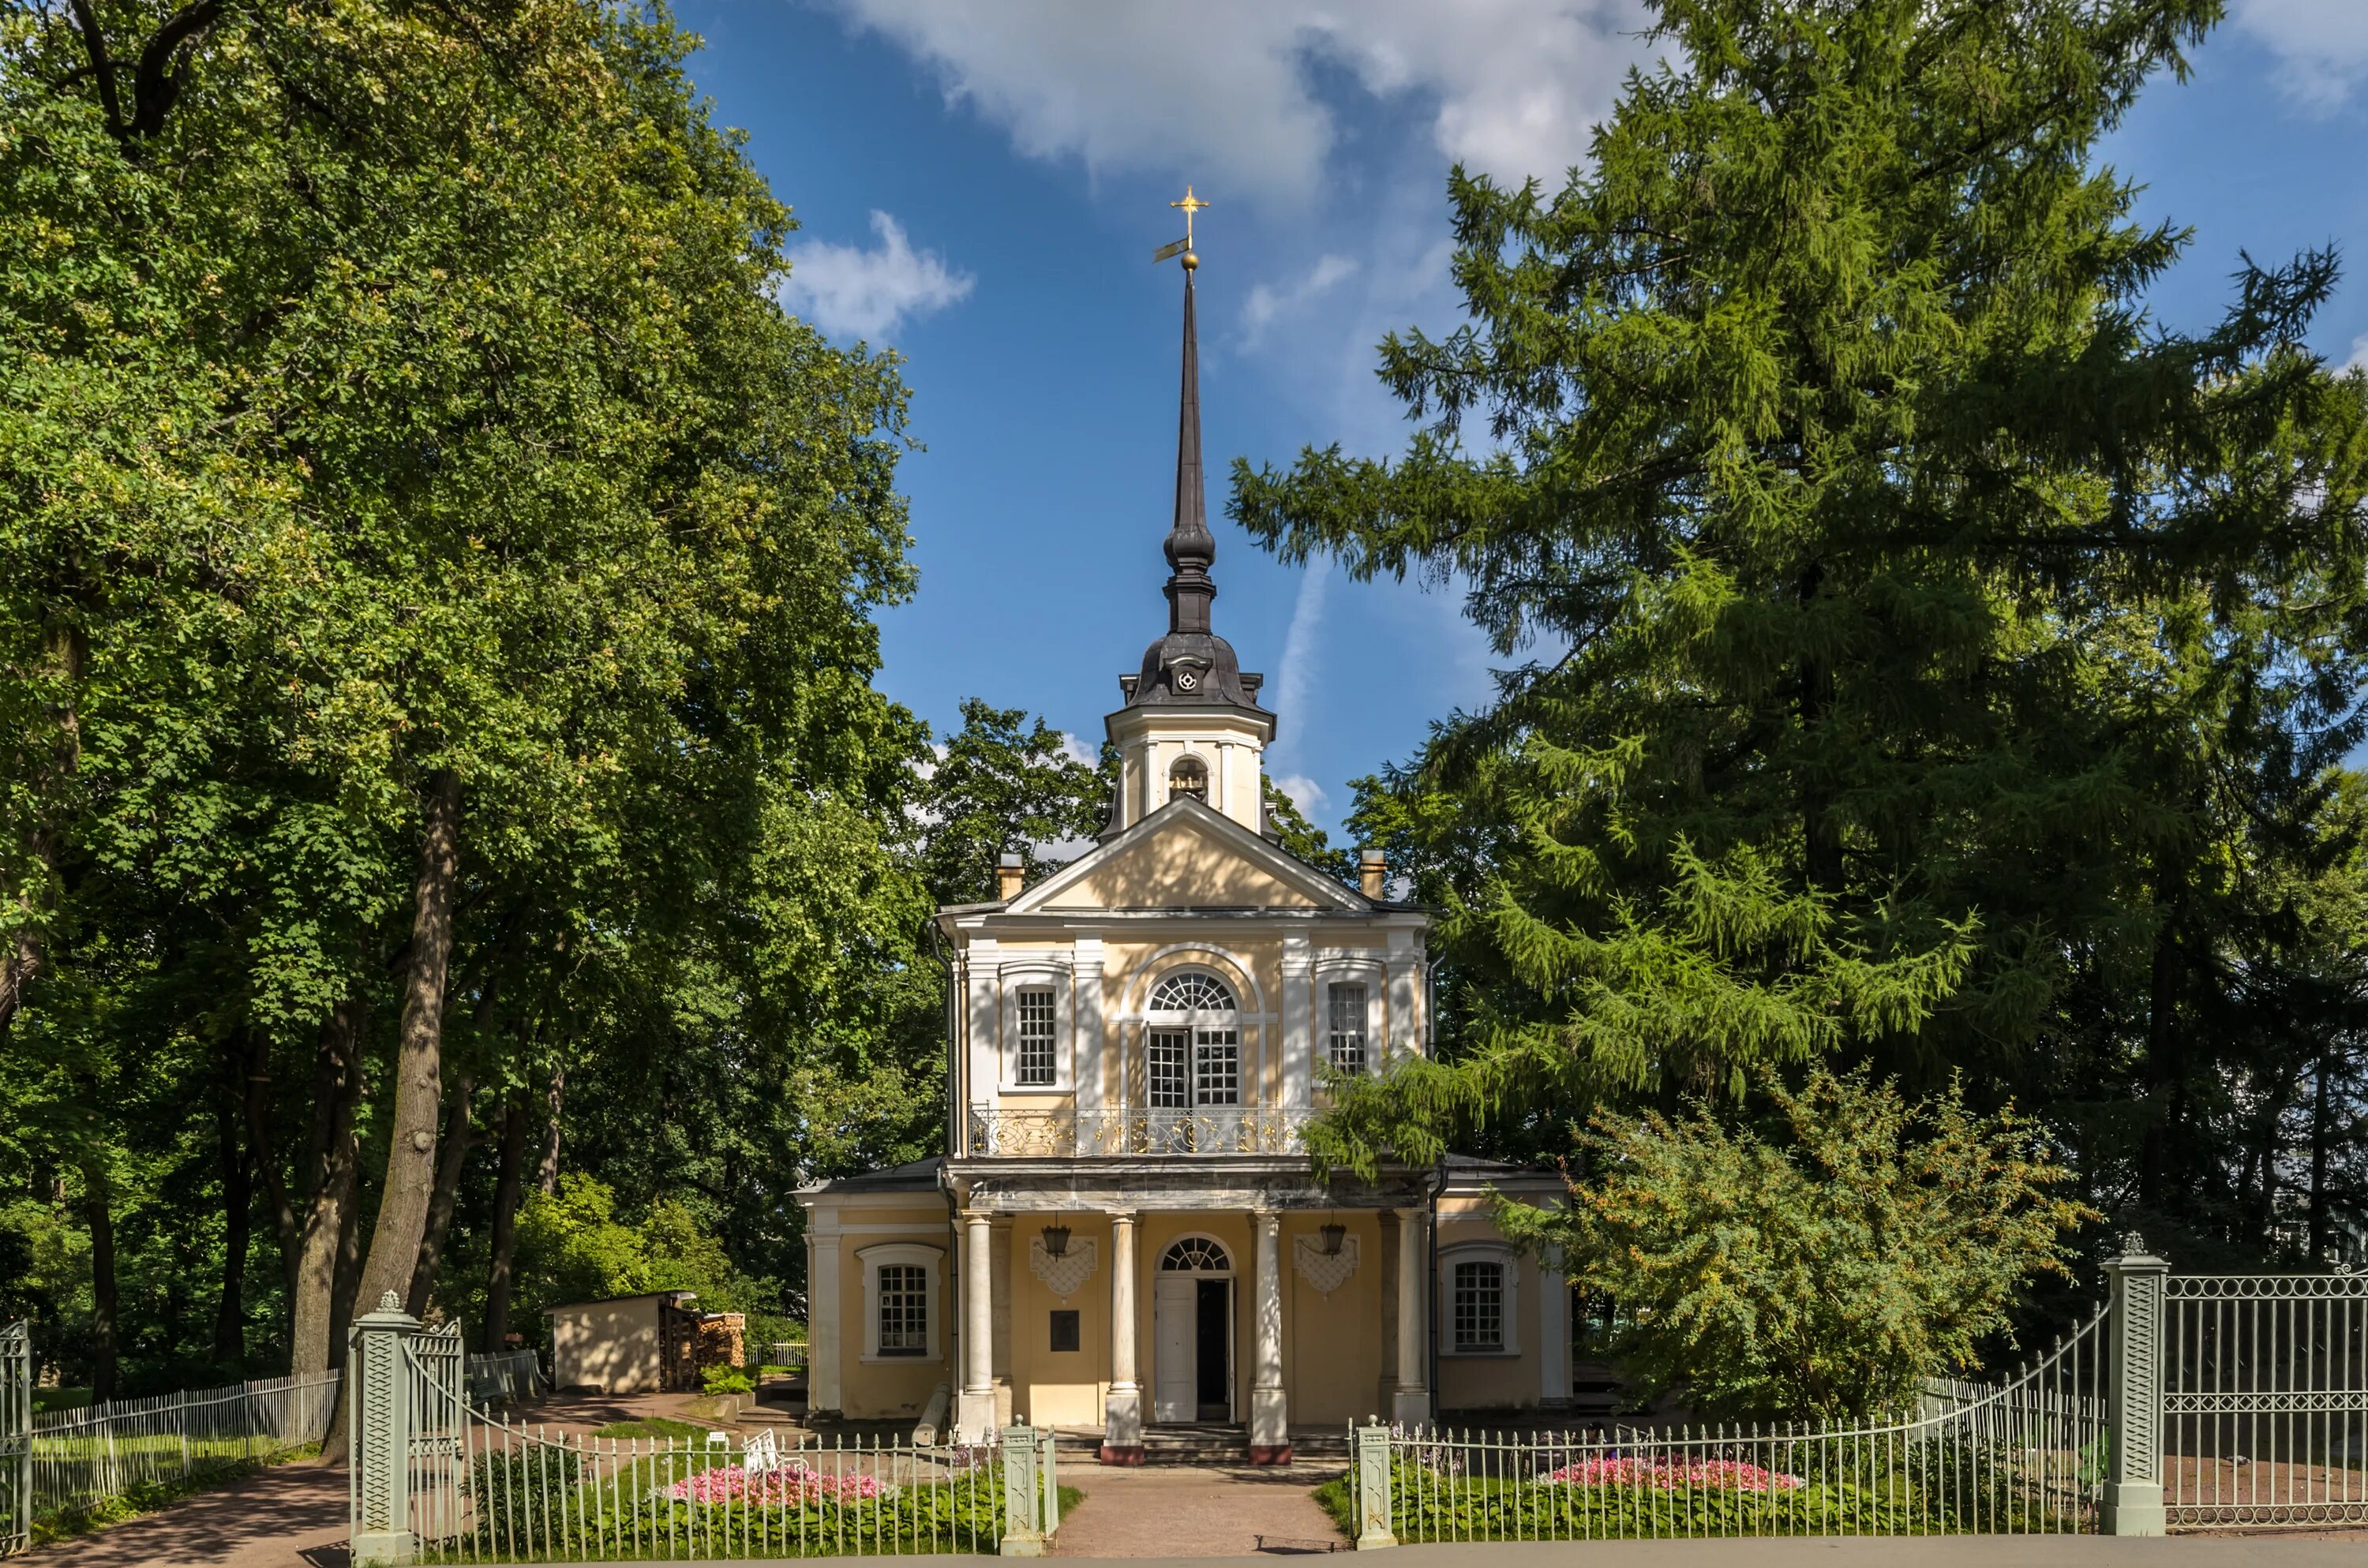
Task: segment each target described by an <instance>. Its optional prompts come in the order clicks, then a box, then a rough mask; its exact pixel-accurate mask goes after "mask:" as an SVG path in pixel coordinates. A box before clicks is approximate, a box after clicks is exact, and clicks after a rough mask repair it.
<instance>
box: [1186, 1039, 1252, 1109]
mask: <svg viewBox="0 0 2368 1568" xmlns="http://www.w3.org/2000/svg"><path fill="white" fill-rule="evenodd" d="M1192 1103H1193V1104H1194V1105H1239V1104H1241V1103H1242V1046H1241V1035H1240V1032H1239V1031H1237V1030H1235V1029H1202V1030H1201V1032H1200V1037H1199V1039H1198V1040H1195V1041H1194V1042H1193V1051H1192Z"/></svg>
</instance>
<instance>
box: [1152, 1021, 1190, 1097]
mask: <svg viewBox="0 0 2368 1568" xmlns="http://www.w3.org/2000/svg"><path fill="white" fill-rule="evenodd" d="M1144 1056H1145V1058H1146V1065H1147V1066H1148V1067H1149V1069H1150V1072H1149V1073H1148V1074H1147V1077H1148V1080H1149V1081H1148V1082H1147V1083H1146V1084H1145V1085H1144V1095H1145V1096H1146V1097H1145V1099H1144V1104H1145V1105H1147V1106H1149V1107H1150V1108H1152V1109H1153V1110H1182V1109H1184V1108H1186V1107H1188V1106H1190V1104H1191V1103H1192V1079H1191V1065H1192V1031H1191V1030H1190V1029H1154V1030H1152V1031H1151V1039H1150V1042H1149V1044H1148V1045H1147V1046H1146V1047H1145V1048H1144Z"/></svg>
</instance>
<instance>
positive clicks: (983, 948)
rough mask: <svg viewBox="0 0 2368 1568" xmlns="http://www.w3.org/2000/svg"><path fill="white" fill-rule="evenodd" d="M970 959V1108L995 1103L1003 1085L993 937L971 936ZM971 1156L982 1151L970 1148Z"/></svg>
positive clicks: (997, 952) (998, 966) (966, 1092)
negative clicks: (999, 1051) (999, 1054)
mask: <svg viewBox="0 0 2368 1568" xmlns="http://www.w3.org/2000/svg"><path fill="white" fill-rule="evenodd" d="M966 956H967V957H968V959H969V960H970V998H969V1001H970V1008H969V1017H970V1044H969V1050H967V1051H965V1052H963V1056H962V1061H963V1075H964V1077H965V1078H966V1080H967V1082H966V1083H965V1084H964V1085H963V1086H962V1092H963V1097H964V1098H965V1099H966V1100H967V1101H968V1105H967V1106H965V1107H964V1108H963V1109H964V1110H965V1112H967V1110H968V1108H969V1107H970V1106H986V1105H991V1104H993V1103H994V1100H995V1093H996V1085H998V1084H1000V1083H1002V1082H1003V1077H1002V1073H1001V1067H1000V1064H999V1063H998V1062H996V1044H997V1042H998V1041H999V1040H1001V1039H1002V1031H1001V1029H1000V1028H998V1027H997V1025H996V1004H997V1003H998V1002H999V1001H1000V1000H1001V997H1000V995H999V994H998V993H999V992H1000V991H1001V990H1002V985H1003V982H1002V976H1001V970H1002V961H1003V960H1002V953H1001V949H1000V946H999V944H997V943H996V939H995V938H994V937H973V938H972V939H971V944H970V948H969V949H968V952H967V955H966ZM962 1126H963V1129H964V1131H963V1142H964V1145H965V1147H967V1145H968V1142H969V1131H968V1129H969V1126H970V1118H969V1116H968V1115H967V1114H965V1115H964V1116H963V1117H962ZM970 1153H973V1154H977V1153H985V1151H984V1150H979V1149H971V1150H970Z"/></svg>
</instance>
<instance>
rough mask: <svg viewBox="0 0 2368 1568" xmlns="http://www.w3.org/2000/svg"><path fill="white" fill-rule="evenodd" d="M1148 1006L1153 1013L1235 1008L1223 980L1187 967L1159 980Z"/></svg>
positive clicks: (1223, 1011) (1232, 995)
mask: <svg viewBox="0 0 2368 1568" xmlns="http://www.w3.org/2000/svg"><path fill="white" fill-rule="evenodd" d="M1151 1010H1152V1011H1153V1012H1155V1013H1230V1012H1232V1011H1233V1010H1234V994H1233V993H1232V992H1230V991H1228V990H1226V989H1225V983H1224V981H1222V980H1219V979H1218V978H1217V977H1216V976H1215V975H1213V974H1202V973H1201V971H1198V970H1190V969H1188V970H1186V971H1183V972H1182V973H1180V974H1171V975H1169V976H1168V977H1167V979H1165V980H1163V981H1161V982H1160V983H1159V985H1158V988H1157V989H1156V990H1154V991H1153V992H1152V994H1151Z"/></svg>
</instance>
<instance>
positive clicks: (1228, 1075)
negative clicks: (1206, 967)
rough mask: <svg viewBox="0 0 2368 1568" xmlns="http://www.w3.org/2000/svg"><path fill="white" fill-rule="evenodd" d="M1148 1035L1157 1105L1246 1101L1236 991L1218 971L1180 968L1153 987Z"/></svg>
mask: <svg viewBox="0 0 2368 1568" xmlns="http://www.w3.org/2000/svg"><path fill="white" fill-rule="evenodd" d="M1146 1011H1147V1012H1148V1014H1149V1017H1148V1019H1147V1022H1148V1025H1149V1028H1147V1029H1146V1030H1145V1032H1144V1048H1143V1054H1144V1105H1145V1106H1146V1107H1147V1108H1149V1109H1152V1110H1190V1109H1191V1108H1194V1107H1197V1106H1224V1105H1239V1104H1241V1103H1242V1030H1241V1024H1240V1022H1239V1019H1238V1017H1237V1013H1238V1011H1239V1009H1238V1006H1237V1005H1236V1004H1235V1001H1234V994H1233V992H1232V991H1231V990H1229V989H1227V988H1226V985H1225V983H1224V981H1222V980H1219V979H1218V978H1217V977H1216V976H1215V975H1213V974H1207V973H1203V972H1202V971H1199V970H1190V969H1188V970H1179V971H1177V972H1176V973H1174V974H1171V975H1169V976H1167V978H1166V979H1165V980H1162V981H1161V982H1160V983H1158V984H1157V985H1156V986H1155V987H1153V988H1152V992H1151V1004H1150V1006H1149V1007H1148V1008H1147V1009H1146Z"/></svg>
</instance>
